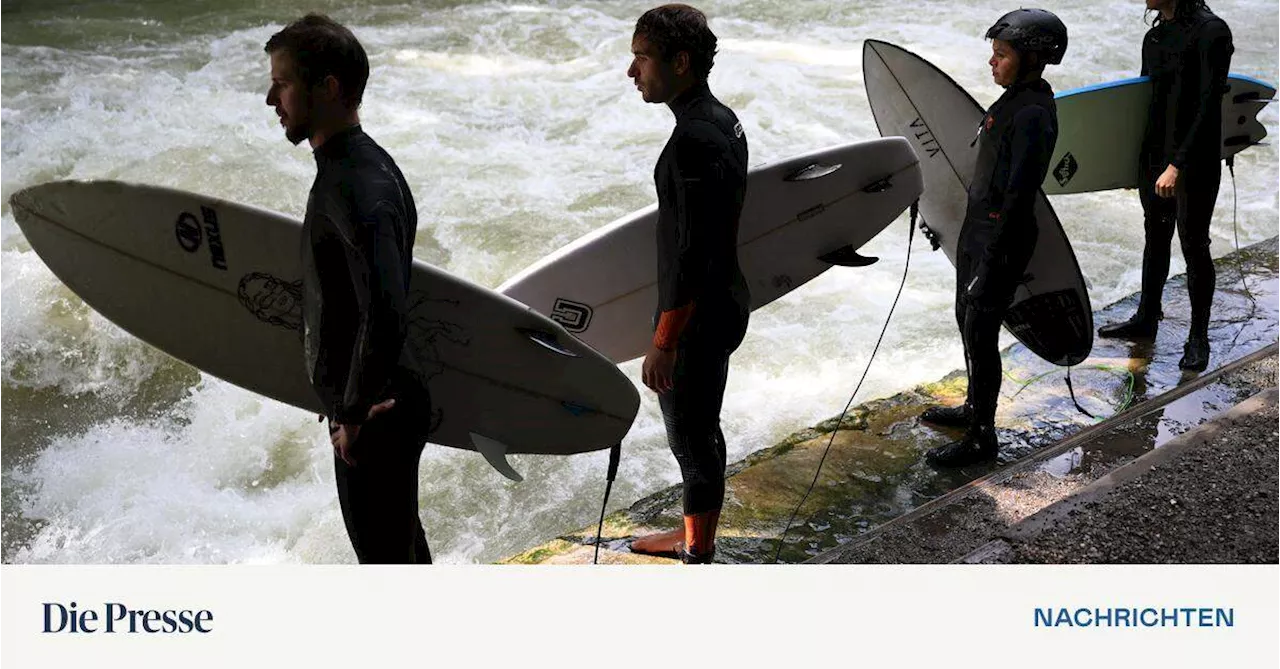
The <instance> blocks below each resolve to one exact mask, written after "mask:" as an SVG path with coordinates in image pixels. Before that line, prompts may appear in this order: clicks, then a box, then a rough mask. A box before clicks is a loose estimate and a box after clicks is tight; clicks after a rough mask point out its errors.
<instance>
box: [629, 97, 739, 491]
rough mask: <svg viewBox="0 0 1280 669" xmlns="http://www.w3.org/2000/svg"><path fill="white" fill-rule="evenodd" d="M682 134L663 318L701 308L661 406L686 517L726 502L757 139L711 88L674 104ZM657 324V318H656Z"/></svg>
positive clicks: (676, 146)
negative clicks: (723, 426)
mask: <svg viewBox="0 0 1280 669" xmlns="http://www.w3.org/2000/svg"><path fill="white" fill-rule="evenodd" d="M671 110H672V112H674V113H675V116H676V127H675V130H674V131H673V132H672V133H671V138H670V139H669V140H668V141H667V145H666V147H665V148H664V149H663V150H662V156H661V157H660V158H659V159H658V164H657V167H656V168H655V169H654V173H653V179H654V183H655V185H656V186H657V190H658V226H657V233H658V234H657V237H658V239H657V242H658V312H657V313H658V314H661V312H663V311H671V310H675V309H679V308H681V307H687V306H688V305H689V304H690V303H693V305H694V311H693V315H692V317H691V318H690V320H689V322H688V324H687V325H686V326H685V328H684V331H683V333H682V334H681V336H680V340H679V343H678V346H677V349H676V350H677V353H676V368H675V374H674V377H673V385H674V388H673V389H672V390H670V391H668V392H666V393H663V394H661V395H660V396H659V404H660V405H661V407H662V415H663V419H664V421H665V423H666V428H667V441H668V444H669V445H670V446H671V451H672V453H674V454H675V456H676V460H677V462H679V464H680V473H681V477H682V478H683V480H684V512H685V513H686V514H695V513H701V512H705V511H713V510H716V509H719V508H720V507H721V505H722V504H723V502H724V472H725V464H726V463H725V443H724V434H723V433H722V432H721V431H720V406H721V403H722V401H723V399H724V389H725V383H726V381H727V379H728V374H729V356H730V354H732V353H733V351H734V350H736V349H737V348H738V345H739V344H740V343H742V337H743V335H744V334H745V332H746V329H747V315H748V313H749V312H750V302H751V297H750V293H749V291H748V289H747V282H746V279H745V278H743V276H742V270H741V269H740V268H739V267H738V250H737V240H738V216H739V215H740V214H741V212H742V201H743V198H744V196H745V195H746V187H747V138H746V136H745V135H744V134H743V132H742V125H741V124H740V123H738V118H737V117H736V116H735V115H734V113H733V111H732V110H730V109H729V108H728V107H726V106H724V105H723V104H721V103H720V101H719V100H717V99H716V98H715V97H714V96H713V95H711V91H710V90H708V88H707V87H706V86H705V85H701V86H695V87H694V88H693V89H690V90H688V91H685V92H684V93H682V94H681V95H680V96H679V97H677V98H676V99H675V100H673V101H672V102H671ZM655 323H656V315H655Z"/></svg>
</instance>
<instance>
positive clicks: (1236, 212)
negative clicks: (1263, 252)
mask: <svg viewBox="0 0 1280 669" xmlns="http://www.w3.org/2000/svg"><path fill="white" fill-rule="evenodd" d="M1225 162H1226V163H1227V171H1228V172H1230V173H1231V233H1232V235H1233V236H1234V237H1235V242H1236V271H1237V272H1239V273H1240V287H1241V288H1242V289H1243V290H1244V294H1245V297H1248V298H1249V305H1250V308H1249V317H1248V319H1247V320H1248V321H1253V317H1254V316H1256V315H1258V298H1257V297H1256V296H1254V294H1253V291H1251V290H1249V284H1248V282H1246V281H1245V280H1244V267H1243V266H1242V265H1241V264H1240V194H1239V192H1238V191H1237V190H1236V157H1235V155H1234V154H1233V155H1230V156H1227V158H1226V161H1225ZM1244 328H1245V326H1244V325H1241V326H1240V329H1239V330H1237V331H1236V336H1235V337H1233V338H1232V339H1231V346H1230V347H1229V348H1228V351H1234V350H1235V348H1236V342H1238V341H1239V340H1240V335H1241V334H1243V333H1244Z"/></svg>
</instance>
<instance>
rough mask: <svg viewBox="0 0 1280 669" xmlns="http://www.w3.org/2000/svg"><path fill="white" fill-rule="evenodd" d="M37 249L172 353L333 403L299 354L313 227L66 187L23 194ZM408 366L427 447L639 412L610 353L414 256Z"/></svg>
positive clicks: (535, 442) (311, 404) (310, 406)
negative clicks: (306, 248)
mask: <svg viewBox="0 0 1280 669" xmlns="http://www.w3.org/2000/svg"><path fill="white" fill-rule="evenodd" d="M10 204H11V205H12V206H13V212H14V217H15V219H16V220H17V222H18V225H19V226H20V227H21V229H22V232H23V234H24V235H25V236H26V238H27V240H28V241H29V242H30V243H31V246H32V248H33V249H34V250H35V251H36V253H37V254H39V255H40V258H41V259H42V260H43V261H44V262H45V264H47V265H48V266H49V268H50V269H51V270H52V271H53V273H54V274H55V275H56V276H57V277H58V278H59V279H60V280H61V281H62V282H63V283H65V284H66V285H67V286H68V287H69V288H70V289H71V290H72V291H74V292H75V293H76V294H77V295H79V296H80V297H81V298H82V299H83V300H84V301H85V303H86V304H88V305H89V306H90V307H92V308H94V309H95V310H97V311H99V312H100V313H102V315H104V316H106V317H107V318H108V319H110V320H111V321H112V322H114V323H116V324H117V325H119V326H120V327H121V328H123V329H125V330H127V331H128V332H130V333H132V334H133V335H135V336H137V337H139V338H140V339H142V340H143V341H146V342H147V343H149V344H151V345H152V346H155V347H156V348H158V349H160V350H161V351H164V352H165V353H168V354H169V355H172V356H173V357H175V358H177V359H179V360H182V361H184V362H186V363H188V364H191V365H193V366H195V367H197V368H199V369H201V370H204V371H206V372H208V373H210V374H212V375H214V376H216V377H219V378H221V379H225V380H227V381H230V382H231V383H234V384H236V385H238V386H241V387H243V388H247V389H249V390H252V391H254V392H257V393H260V394H262V395H265V396H267V397H271V398H273V399H276V400H279V401H281V402H286V403H288V404H292V405H294V406H296V407H299V408H302V409H306V410H308V411H313V412H323V411H322V407H321V406H320V404H319V401H318V400H317V398H316V397H315V394H314V393H313V391H312V389H311V385H310V382H309V381H308V377H307V373H306V369H305V367H306V365H305V363H304V360H303V351H302V307H301V299H302V284H301V276H302V275H301V269H300V248H301V244H302V236H301V235H302V224H301V223H300V222H298V221H297V220H294V219H291V218H289V217H286V216H284V215H281V214H278V213H274V212H270V211H266V210H263V209H258V208H255V207H250V206H246V205H242V204H236V203H233V202H227V201H224V200H220V199H218V198H213V197H206V196H202V195H198V194H194V193H187V192H183V191H178V190H171V189H167V188H159V187H154V186H144V185H131V184H126V183H119V182H111V181H98V182H81V181H60V182H53V183H47V184H43V185H39V186H34V187H31V188H27V189H25V190H22V191H19V192H17V193H15V194H14V195H13V197H12V198H11V199H10ZM409 298H410V303H411V309H410V312H409V314H408V322H409V325H408V339H407V341H406V344H405V349H404V354H403V356H402V357H401V361H400V362H401V365H402V366H404V367H406V368H408V369H409V370H410V371H411V372H413V375H414V376H415V377H416V378H418V379H420V380H421V382H422V383H423V384H424V385H425V386H426V387H427V388H428V389H429V391H430V395H431V400H432V411H431V415H424V416H422V418H421V419H422V420H423V421H430V426H429V427H430V430H431V431H430V441H431V442H432V443H436V444H440V445H444V446H451V447H454V448H461V449H468V450H478V451H480V452H481V453H482V454H484V456H485V457H486V458H487V459H488V460H489V462H490V463H491V464H493V466H494V467H495V468H496V469H498V470H499V471H500V472H502V473H503V474H504V475H507V476H509V477H513V478H517V480H518V474H516V473H515V471H514V470H512V469H511V467H510V465H509V464H507V463H506V460H505V458H504V455H505V454H506V453H543V454H556V455H569V454H573V453H582V452H586V451H593V450H598V449H604V448H608V447H610V446H612V445H614V444H616V443H618V442H620V441H621V439H622V437H623V436H624V435H625V434H626V433H627V431H628V430H629V429H630V427H631V423H632V421H633V420H634V418H635V415H636V412H637V410H638V408H639V402H640V397H639V393H638V392H637V390H636V387H635V385H634V384H633V383H631V381H629V380H628V379H627V377H626V376H625V375H624V374H622V372H621V371H620V370H619V369H618V368H617V366H616V365H614V364H613V362H611V361H610V360H608V359H606V358H604V357H603V356H601V355H600V354H598V353H596V352H595V351H593V350H591V348H590V347H588V346H586V345H584V344H583V343H582V342H580V341H578V340H577V339H576V338H574V337H573V336H572V335H570V334H569V333H568V332H566V331H565V330H564V329H563V328H562V327H560V325H558V324H557V323H555V322H554V321H552V320H550V319H548V318H546V317H545V316H543V315H541V314H538V313H536V312H534V311H533V310H531V309H530V308H529V307H527V306H525V305H523V304H520V303H519V302H517V301H515V300H513V299H511V298H508V297H504V296H502V295H500V294H498V293H495V292H493V291H491V290H488V289H486V288H483V287H481V286H477V285H475V284H472V283H470V282H468V281H466V280H464V279H461V278H459V277H457V276H454V275H452V274H449V273H448V272H445V271H443V270H440V269H437V268H435V267H432V266H430V265H428V264H426V263H424V262H421V261H414V263H413V270H412V276H411V279H410V295H409Z"/></svg>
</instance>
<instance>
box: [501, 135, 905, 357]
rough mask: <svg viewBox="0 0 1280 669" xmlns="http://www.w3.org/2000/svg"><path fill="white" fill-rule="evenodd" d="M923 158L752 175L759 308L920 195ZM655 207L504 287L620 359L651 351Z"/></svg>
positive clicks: (749, 222) (872, 144)
mask: <svg viewBox="0 0 1280 669" xmlns="http://www.w3.org/2000/svg"><path fill="white" fill-rule="evenodd" d="M923 184H924V182H923V180H922V177H921V174H920V167H919V160H918V159H917V158H916V154H915V152H914V151H913V150H912V149H911V145H910V144H909V143H908V142H907V141H906V140H904V139H902V138H889V139H878V140H871V141H864V142H855V143H852V144H844V145H841V146H835V147H831V148H827V149H822V150H818V151H812V152H809V153H805V154H802V155H799V156H795V157H793V158H789V159H786V160H782V161H778V162H775V163H771V164H768V165H763V166H760V167H757V168H754V169H752V170H750V172H749V173H748V176H747V193H746V199H745V201H744V203H743V209H742V216H741V218H740V220H739V228H738V262H739V264H740V265H741V267H742V273H743V275H744V276H745V277H746V279H747V282H748V285H749V287H750V290H751V308H752V309H753V310H754V309H758V308H760V307H762V306H764V305H766V304H769V303H770V302H772V301H774V300H776V299H778V298H779V297H782V296H783V295H786V294H787V293H789V292H791V291H792V290H795V289H796V288H798V287H800V286H802V285H804V284H805V283H806V282H808V281H809V280H811V279H813V278H814V277H816V276H818V275H819V274H822V273H823V272H825V271H826V270H827V269H829V268H830V267H832V266H833V265H839V266H860V265H866V264H870V263H872V262H875V259H874V258H865V257H863V256H861V255H859V254H858V253H857V250H858V249H859V248H860V247H862V245H864V244H866V243H867V242H868V241H870V240H871V238H873V237H875V236H876V235H877V234H879V233H880V231H881V230H883V229H884V228H885V227H886V226H887V225H889V223H891V222H893V220H894V219H895V218H897V216H898V215H899V214H901V213H902V211H903V210H905V209H906V208H907V207H909V206H910V205H911V203H912V202H915V201H916V199H917V198H919V197H920V192H921V189H922V188H923ZM657 222H658V207H657V205H656V204H655V205H652V206H650V207H647V208H645V209H641V210H639V211H637V212H635V213H632V214H630V215H628V216H625V217H623V218H621V219H619V220H617V221H615V222H613V223H611V224H609V225H607V226H604V227H602V228H600V229H599V230H596V231H594V232H592V233H589V234H587V235H585V236H584V237H582V238H580V239H578V240H577V241H575V242H573V243H571V244H569V245H568V246H566V247H564V248H562V249H561V250H559V251H557V252H555V253H552V254H551V255H549V256H547V257H546V258H544V259H542V260H541V261H539V262H537V263H535V264H534V265H532V266H530V267H529V268H528V269H526V270H524V271H523V272H521V273H519V274H517V275H515V276H513V277H512V278H511V279H509V280H508V281H507V282H505V283H504V284H502V285H501V286H499V287H498V290H499V291H500V292H502V293H503V294H504V295H507V296H509V297H512V298H514V299H517V300H519V301H520V302H523V303H524V304H527V305H529V306H531V307H533V308H534V309H536V310H538V311H540V312H542V313H545V314H548V315H549V316H550V317H551V318H552V319H553V320H556V321H558V322H559V323H560V324H561V325H563V326H564V327H565V329H566V330H568V331H569V332H572V333H573V334H575V335H577V336H578V337H579V338H581V339H582V341H584V342H586V343H587V344H589V345H590V346H591V347H593V348H595V349H596V350H598V351H600V352H601V353H603V354H604V355H605V356H606V357H608V358H610V359H612V360H615V361H617V362H622V361H625V360H630V359H632V358H636V357H639V356H641V355H644V353H645V351H646V350H647V347H648V346H649V343H650V342H651V341H652V339H653V313H654V310H655V308H656V307H657V304H658V287H657V263H658V261H657V244H656V242H655V240H656V235H657V231H656V228H657Z"/></svg>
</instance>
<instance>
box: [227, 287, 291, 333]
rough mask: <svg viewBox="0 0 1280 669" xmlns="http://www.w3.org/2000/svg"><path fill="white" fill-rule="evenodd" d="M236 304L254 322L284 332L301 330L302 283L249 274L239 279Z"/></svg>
mask: <svg viewBox="0 0 1280 669" xmlns="http://www.w3.org/2000/svg"><path fill="white" fill-rule="evenodd" d="M236 297H238V298H239V299H240V304H241V305H243V306H244V308H245V309H248V310H249V313H251V314H253V315H254V316H255V317H257V319H258V320H260V321H262V322H264V323H269V324H271V325H274V326H276V327H280V328H284V329H286V330H297V331H299V332H301V331H302V281H285V280H284V279H281V278H279V277H275V276H271V275H270V274H264V273H262V272H253V273H250V274H246V275H244V276H242V277H240V285H239V288H238V289H237V290H236Z"/></svg>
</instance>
